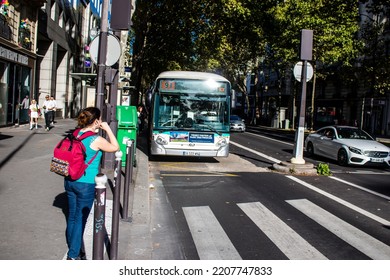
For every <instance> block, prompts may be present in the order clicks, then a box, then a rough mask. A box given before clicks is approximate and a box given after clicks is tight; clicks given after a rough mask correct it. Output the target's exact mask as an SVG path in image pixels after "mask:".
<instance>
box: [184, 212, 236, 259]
mask: <svg viewBox="0 0 390 280" xmlns="http://www.w3.org/2000/svg"><path fill="white" fill-rule="evenodd" d="M183 212H184V216H185V218H186V220H187V224H188V227H189V228H190V231H191V235H192V238H193V240H194V243H195V246H196V249H197V251H198V255H199V258H200V259H201V260H241V256H240V255H239V254H238V252H237V250H236V248H235V247H234V246H233V244H232V243H231V241H230V239H229V237H228V236H227V234H226V233H225V231H224V230H223V228H222V226H221V225H220V224H219V222H218V220H217V219H216V218H215V216H214V214H213V212H212V211H211V209H210V208H209V207H208V206H196V207H183Z"/></svg>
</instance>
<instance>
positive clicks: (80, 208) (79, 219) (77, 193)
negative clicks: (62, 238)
mask: <svg viewBox="0 0 390 280" xmlns="http://www.w3.org/2000/svg"><path fill="white" fill-rule="evenodd" d="M65 190H66V193H67V195H68V205H69V216H68V221H67V226H66V240H67V243H68V248H69V251H68V257H70V258H77V257H78V256H79V253H80V249H81V244H82V241H83V234H84V229H85V224H86V223H87V219H88V215H89V212H90V211H91V208H92V205H93V201H94V198H95V184H88V183H80V182H75V181H68V180H65Z"/></svg>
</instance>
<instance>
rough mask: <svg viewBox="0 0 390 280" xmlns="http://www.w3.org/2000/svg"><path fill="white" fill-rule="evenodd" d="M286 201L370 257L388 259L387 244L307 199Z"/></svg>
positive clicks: (389, 253)
mask: <svg viewBox="0 0 390 280" xmlns="http://www.w3.org/2000/svg"><path fill="white" fill-rule="evenodd" d="M287 202H288V203H289V204H291V205H292V206H294V207H295V208H297V209H298V210H299V211H301V212H302V213H304V214H305V215H306V216H308V217H309V218H311V219H313V220H314V221H316V222H317V223H319V224H320V225H322V226H323V227H325V228H326V229H327V230H329V231H330V232H332V233H333V234H335V235H336V236H338V237H339V238H341V239H342V240H344V241H345V242H347V243H349V244H350V245H351V246H353V247H355V248H356V249H358V250H359V251H361V252H362V253H364V254H365V255H367V256H369V257H370V258H372V259H378V260H389V259H390V247H389V246H387V245H386V244H384V243H383V242H380V241H379V240H377V239H375V238H373V237H372V236H370V235H368V234H366V233H365V232H363V231H361V230H359V229H357V228H356V227H354V226H352V225H350V224H348V223H346V222H345V221H343V220H341V219H340V218H338V217H336V216H335V215H333V214H331V213H329V212H328V211H326V210H324V209H322V208H320V207H318V206H317V205H315V204H314V203H312V202H310V201H309V200H307V199H297V200H288V201H287Z"/></svg>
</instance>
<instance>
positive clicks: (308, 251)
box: [237, 202, 327, 260]
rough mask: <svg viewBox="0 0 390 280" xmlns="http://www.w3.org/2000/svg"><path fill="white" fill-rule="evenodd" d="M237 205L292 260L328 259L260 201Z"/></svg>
mask: <svg viewBox="0 0 390 280" xmlns="http://www.w3.org/2000/svg"><path fill="white" fill-rule="evenodd" d="M237 205H238V206H239V207H240V208H241V210H242V211H244V213H245V214H246V215H247V216H248V217H249V218H250V219H251V220H252V221H253V222H254V223H255V224H256V225H257V226H258V227H259V228H260V229H261V230H262V231H263V232H264V233H265V234H266V235H267V236H268V238H269V239H271V241H272V242H273V243H274V244H275V245H276V246H277V247H278V248H279V249H280V250H281V251H282V252H283V253H284V254H285V255H286V256H287V257H288V258H289V259H290V260H326V259H327V258H326V257H325V256H324V255H323V254H321V253H320V252H319V251H318V250H317V249H316V248H314V247H313V246H312V245H311V244H310V243H308V242H307V241H306V240H305V239H303V238H302V237H301V236H300V235H299V234H297V233H296V232H295V231H294V230H293V229H292V228H290V227H289V226H288V225H287V224H286V223H285V222H283V221H282V220H281V219H279V218H278V217H277V216H276V215H275V214H273V213H272V212H271V211H270V210H268V209H267V208H266V207H265V206H264V205H262V204H261V203H260V202H251V203H238V204H237Z"/></svg>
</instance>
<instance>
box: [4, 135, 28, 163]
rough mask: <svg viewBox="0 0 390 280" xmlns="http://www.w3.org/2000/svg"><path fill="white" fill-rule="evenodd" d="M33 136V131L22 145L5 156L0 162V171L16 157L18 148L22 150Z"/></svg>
mask: <svg viewBox="0 0 390 280" xmlns="http://www.w3.org/2000/svg"><path fill="white" fill-rule="evenodd" d="M34 134H35V131H34V132H33V133H31V134H30V135H29V136H28V137H27V138H26V139H24V141H23V142H22V143H20V145H19V146H17V147H16V148H15V149H14V150H13V151H12V152H11V153H10V154H9V155H8V156H6V157H5V158H4V159H3V160H2V161H1V162H0V169H1V168H2V167H3V166H4V165H5V164H6V163H7V162H8V161H9V160H11V159H12V158H13V156H14V155H16V154H17V153H18V152H19V150H20V148H22V147H23V146H24V145H25V144H26V143H27V142H28V141H30V139H31V137H33V136H34Z"/></svg>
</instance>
